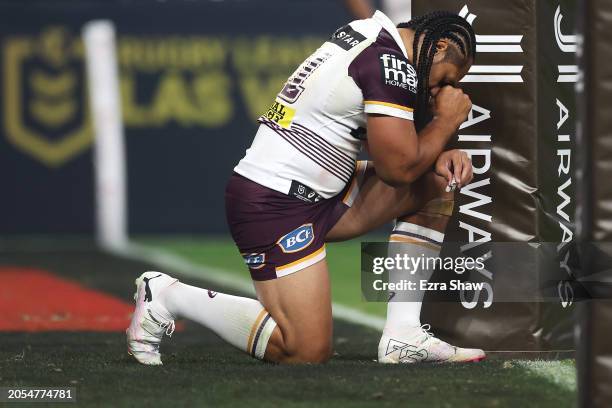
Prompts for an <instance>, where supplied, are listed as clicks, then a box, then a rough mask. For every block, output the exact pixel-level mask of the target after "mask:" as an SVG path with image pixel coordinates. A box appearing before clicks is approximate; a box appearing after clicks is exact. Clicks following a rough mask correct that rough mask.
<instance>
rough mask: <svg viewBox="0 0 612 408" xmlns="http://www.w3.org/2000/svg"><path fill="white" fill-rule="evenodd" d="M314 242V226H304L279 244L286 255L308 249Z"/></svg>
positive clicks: (280, 240)
mask: <svg viewBox="0 0 612 408" xmlns="http://www.w3.org/2000/svg"><path fill="white" fill-rule="evenodd" d="M313 241H314V230H313V229H312V224H304V225H302V226H300V227H298V228H296V229H294V230H293V231H291V232H290V233H288V234H287V235H285V236H283V237H282V238H281V239H279V240H278V242H277V244H278V246H279V247H280V248H281V250H282V251H283V252H284V253H286V254H289V253H292V252H298V251H301V250H302V249H305V248H308V246H310V244H312V242H313Z"/></svg>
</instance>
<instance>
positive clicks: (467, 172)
mask: <svg viewBox="0 0 612 408" xmlns="http://www.w3.org/2000/svg"><path fill="white" fill-rule="evenodd" d="M473 177H474V168H473V166H472V161H471V160H470V158H469V157H468V155H467V154H466V155H464V156H463V171H462V172H461V185H463V186H466V185H468V184H470V182H471V181H472V178H473Z"/></svg>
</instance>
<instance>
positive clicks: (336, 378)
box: [0, 238, 576, 408]
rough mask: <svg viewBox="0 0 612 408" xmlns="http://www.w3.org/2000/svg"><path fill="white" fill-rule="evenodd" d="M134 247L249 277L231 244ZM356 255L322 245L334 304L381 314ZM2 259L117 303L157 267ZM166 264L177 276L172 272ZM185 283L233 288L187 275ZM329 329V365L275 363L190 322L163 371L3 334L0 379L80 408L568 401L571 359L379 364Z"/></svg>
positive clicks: (101, 257) (39, 253)
mask: <svg viewBox="0 0 612 408" xmlns="http://www.w3.org/2000/svg"><path fill="white" fill-rule="evenodd" d="M140 242H141V243H143V242H145V243H147V244H148V245H151V246H153V247H157V248H159V249H160V250H163V251H166V252H170V253H173V254H179V255H181V256H182V257H185V258H188V259H189V260H191V261H192V262H195V263H198V264H200V265H201V266H202V267H203V269H205V268H206V267H215V268H220V269H223V270H227V273H229V274H236V276H242V277H244V278H245V279H247V278H248V275H247V272H246V270H244V266H243V265H242V261H241V259H240V257H239V256H238V255H237V253H236V251H235V250H234V248H233V247H232V245H230V243H229V242H228V241H219V240H216V239H215V240H213V239H193V238H191V239H166V238H163V239H162V238H146V239H142V240H140ZM38 245H40V242H39V243H38ZM358 251H359V246H358V244H357V243H355V242H349V243H345V244H340V245H330V247H329V251H328V253H329V261H330V265H331V269H332V280H333V285H334V301H335V302H337V303H341V304H343V305H346V306H350V307H354V308H357V309H359V310H362V311H366V312H368V313H372V314H375V315H377V316H384V305H381V304H368V303H366V302H364V301H362V300H361V296H360V291H359V279H358V269H359V266H358V263H357V262H358V261H357V260H356V259H358V257H357V256H355V254H356V253H358ZM0 260H1V261H0V267H2V266H5V265H8V266H10V268H41V269H44V270H46V271H49V273H52V274H54V275H56V276H58V277H60V278H62V279H66V280H70V281H72V282H76V283H78V284H79V285H82V286H83V287H86V288H90V289H96V290H98V291H100V292H103V293H106V294H108V295H112V296H115V297H116V298H117V299H120V300H122V301H124V302H131V296H132V293H133V281H134V278H135V277H136V276H138V275H139V274H140V273H141V272H142V271H144V270H147V269H152V268H158V267H159V265H155V264H154V263H150V260H149V261H145V260H141V261H135V260H127V259H124V258H120V257H117V256H112V255H110V254H108V253H102V252H100V251H99V250H96V249H83V248H82V247H81V248H80V249H78V250H68V249H62V250H57V249H56V250H51V249H48V250H44V249H41V248H37V249H36V250H33V251H29V250H28V249H27V246H23V245H22V246H20V247H19V248H17V249H10V250H7V249H6V248H1V247H0ZM164 271H165V272H168V273H170V274H177V276H180V275H178V271H176V270H172V268H170V269H167V270H166V269H165V270H164ZM0 273H1V271H0ZM203 276H204V275H203ZM181 280H183V281H185V282H186V283H189V284H193V285H198V286H202V287H208V288H214V289H216V290H219V291H223V292H227V293H239V292H236V290H233V289H231V288H229V287H223V286H220V285H219V284H216V283H214V282H210V281H207V280H206V279H204V278H203V277H197V276H194V275H193V274H192V275H191V276H188V277H181ZM51 295H52V294H49V296H51ZM3 296H5V295H3V292H2V291H0V310H9V311H10V308H11V305H10V304H8V303H7V302H6V301H5V300H4V299H5V298H4V297H3ZM32 301H41V299H33V300H32ZM0 321H1V319H0ZM334 334H335V335H334V349H335V356H334V358H333V359H332V360H331V361H330V362H329V363H328V364H325V365H321V366H312V365H303V366H278V365H272V364H266V363H261V362H259V361H256V360H253V359H251V358H250V357H249V356H247V355H245V354H243V353H241V352H238V351H236V350H234V349H233V348H231V347H230V346H228V345H226V344H224V343H223V342H222V341H221V340H220V339H218V338H217V337H216V336H215V335H213V334H212V333H211V332H210V331H208V330H207V329H205V328H203V327H201V326H198V325H196V324H192V323H189V322H187V323H186V324H185V327H184V329H183V330H182V331H177V332H176V333H175V334H174V336H173V337H172V338H171V339H168V338H166V339H165V341H164V343H163V344H162V349H161V350H162V354H163V360H164V366H162V367H147V366H142V365H139V364H137V363H136V362H135V361H134V360H132V358H131V357H129V356H128V355H127V354H126V346H125V337H124V334H123V333H122V332H121V331H115V332H90V331H85V332H79V331H51V332H48V331H47V332H14V331H12V332H0V386H4V387H6V386H11V387H16V386H18V387H22V386H47V387H51V386H63V387H66V386H70V387H75V388H76V390H77V401H78V402H77V404H76V405H77V406H87V407H110V406H112V407H141V406H142V407H144V406H147V407H151V406H153V407H194V406H211V407H213V406H214V407H234V406H256V407H259V406H264V407H397V406H407V407H427V408H430V407H452V408H455V407H457V408H462V407H466V408H467V407H527V406H528V407H551V408H552V407H554V408H557V407H572V406H574V405H575V403H574V401H575V398H576V380H575V368H574V362H573V360H563V361H528V360H505V359H501V358H499V357H498V358H491V359H489V360H487V361H484V362H482V363H477V364H468V365H445V366H440V365H420V366H406V365H402V366H387V365H380V364H378V363H376V361H375V358H376V349H377V344H378V340H379V333H378V332H377V331H375V330H372V329H369V328H366V327H363V326H361V325H358V324H352V323H347V322H345V321H342V320H336V321H335V332H334ZM20 406H28V405H27V404H21V405H20ZM31 406H40V404H36V405H31ZM51 406H62V405H57V404H51ZM63 406H67V407H69V406H75V404H64V405H63Z"/></svg>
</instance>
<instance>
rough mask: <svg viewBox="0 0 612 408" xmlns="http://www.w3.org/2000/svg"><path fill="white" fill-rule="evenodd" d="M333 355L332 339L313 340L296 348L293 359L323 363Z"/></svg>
mask: <svg viewBox="0 0 612 408" xmlns="http://www.w3.org/2000/svg"><path fill="white" fill-rule="evenodd" d="M331 356H332V344H331V341H312V342H309V343H308V344H304V345H302V346H301V347H300V348H299V349H297V350H295V352H294V355H293V356H292V357H293V358H292V360H293V362H295V363H313V364H321V363H325V362H327V361H328V360H329V359H330V358H331Z"/></svg>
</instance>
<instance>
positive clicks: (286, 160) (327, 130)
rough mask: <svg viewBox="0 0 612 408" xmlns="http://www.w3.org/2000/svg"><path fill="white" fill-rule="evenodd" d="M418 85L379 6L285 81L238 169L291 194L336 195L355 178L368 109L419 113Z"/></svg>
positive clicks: (396, 113) (408, 114)
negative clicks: (301, 190) (305, 191)
mask: <svg viewBox="0 0 612 408" xmlns="http://www.w3.org/2000/svg"><path fill="white" fill-rule="evenodd" d="M416 89H417V78H416V71H415V69H414V68H413V66H412V65H411V64H410V63H409V62H408V60H407V55H406V50H405V49H404V44H403V42H402V39H401V37H400V34H399V32H398V31H397V29H396V27H395V26H394V25H393V23H392V22H391V21H390V20H389V19H388V18H387V17H386V16H385V15H384V14H383V13H381V12H380V11H377V12H376V13H375V14H374V16H373V17H372V18H369V19H365V20H357V21H353V22H352V23H350V24H349V25H346V26H344V27H342V28H340V29H338V30H337V31H336V32H335V33H334V34H333V35H332V37H331V38H330V39H329V40H328V41H326V42H325V43H324V44H323V45H322V46H321V47H320V48H319V49H318V50H316V51H315V52H314V53H313V54H312V55H311V56H310V57H309V58H308V59H306V61H304V63H302V65H300V67H299V68H298V69H297V70H296V71H295V72H294V73H293V75H292V76H291V77H290V78H289V80H288V81H287V82H286V83H285V86H284V87H283V89H282V90H281V92H280V93H279V94H278V95H277V97H276V100H275V101H274V103H273V104H272V106H271V107H270V108H269V110H268V112H267V113H266V114H265V115H263V116H262V117H261V118H260V119H259V122H260V126H259V129H258V131H257V134H256V136H255V139H254V140H253V144H252V145H251V147H250V148H249V149H248V150H247V152H246V156H245V157H244V158H243V159H242V160H241V161H240V163H238V165H237V166H236V167H235V169H234V171H235V172H236V173H238V174H240V175H242V176H244V177H246V178H248V179H250V180H252V181H254V182H256V183H258V184H261V185H263V186H266V187H268V188H271V189H273V190H276V191H279V192H281V193H284V194H292V195H296V196H298V194H297V193H295V192H293V191H292V187H293V188H295V186H296V185H304V186H306V187H309V188H310V189H311V190H313V191H314V192H316V193H318V195H319V196H320V197H322V198H331V197H333V196H335V195H336V194H338V193H339V192H340V191H342V189H343V188H344V187H345V185H346V184H347V183H348V182H349V181H350V179H351V176H352V174H353V171H354V168H355V162H356V158H357V156H358V154H359V152H360V150H361V145H362V141H363V139H364V138H365V127H366V114H367V113H376V114H383V115H389V116H395V117H399V118H403V119H407V120H413V109H414V104H415V100H416V98H415V97H416ZM299 198H303V197H299ZM303 199H304V198H303ZM306 201H310V200H306Z"/></svg>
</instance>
